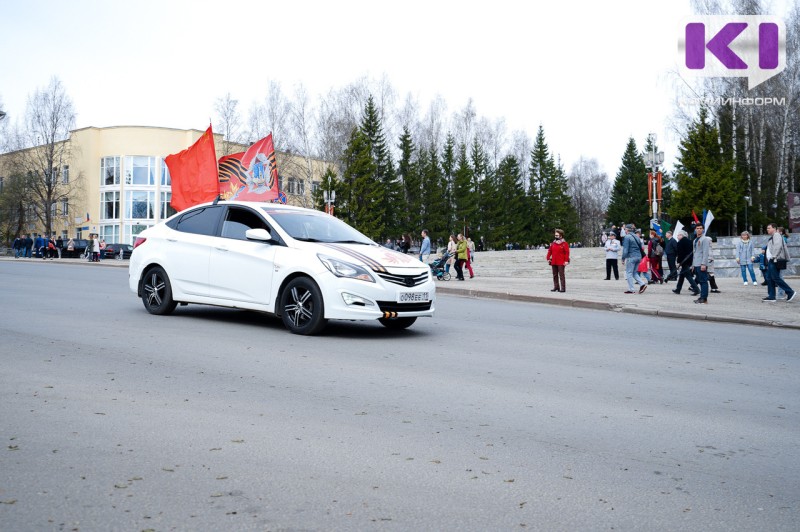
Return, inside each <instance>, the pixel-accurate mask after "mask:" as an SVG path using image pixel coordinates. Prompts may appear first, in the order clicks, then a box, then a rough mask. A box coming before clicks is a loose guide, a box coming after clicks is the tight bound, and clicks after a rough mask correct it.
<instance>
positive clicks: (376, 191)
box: [336, 128, 385, 240]
mask: <svg viewBox="0 0 800 532" xmlns="http://www.w3.org/2000/svg"><path fill="white" fill-rule="evenodd" d="M375 172H376V165H375V161H374V159H373V158H372V150H371V147H370V143H369V139H368V138H367V136H366V135H364V133H363V132H362V131H361V129H358V128H355V129H353V132H352V134H351V135H350V141H349V142H348V143H347V148H346V149H345V153H344V173H343V175H342V181H341V183H340V185H341V190H342V192H343V194H342V196H343V198H342V199H341V200H340V199H339V193H338V192H337V195H336V200H337V203H338V204H339V211H338V214H339V216H340V217H341V218H342V219H343V220H345V221H346V222H348V223H349V224H350V225H352V226H353V227H355V228H356V229H358V230H359V231H361V232H362V233H364V234H365V235H367V236H368V237H370V238H373V239H376V240H378V239H381V238H382V236H383V234H384V230H385V227H384V225H383V213H382V211H381V210H380V206H381V203H382V201H383V199H384V197H383V191H382V189H381V187H378V186H376V183H375Z"/></svg>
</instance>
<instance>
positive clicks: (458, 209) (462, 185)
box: [453, 144, 477, 234]
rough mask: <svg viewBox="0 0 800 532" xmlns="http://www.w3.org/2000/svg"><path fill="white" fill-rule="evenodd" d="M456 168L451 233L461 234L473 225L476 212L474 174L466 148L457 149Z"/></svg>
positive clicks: (463, 145)
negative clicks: (453, 214)
mask: <svg viewBox="0 0 800 532" xmlns="http://www.w3.org/2000/svg"><path fill="white" fill-rule="evenodd" d="M457 164H458V166H457V167H456V170H455V175H454V176H453V200H454V202H455V225H454V227H453V233H454V234H456V233H463V232H464V231H465V228H466V226H468V225H469V224H470V223H473V221H474V220H475V215H476V211H477V206H476V202H475V189H474V188H473V187H474V181H475V173H474V171H473V169H472V166H471V165H470V162H469V157H468V156H467V147H466V145H465V144H461V146H460V147H459V149H458V162H457Z"/></svg>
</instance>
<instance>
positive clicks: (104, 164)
mask: <svg viewBox="0 0 800 532" xmlns="http://www.w3.org/2000/svg"><path fill="white" fill-rule="evenodd" d="M109 185H119V157H103V158H102V159H100V186H101V187H102V186H109Z"/></svg>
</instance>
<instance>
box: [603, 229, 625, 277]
mask: <svg viewBox="0 0 800 532" xmlns="http://www.w3.org/2000/svg"><path fill="white" fill-rule="evenodd" d="M605 248H606V281H609V280H611V270H614V279H616V280H617V281H619V266H618V262H619V260H618V259H619V252H620V251H621V250H622V244H620V243H619V240H617V235H615V234H614V232H613V231H611V232H609V233H608V238H607V239H606V243H605Z"/></svg>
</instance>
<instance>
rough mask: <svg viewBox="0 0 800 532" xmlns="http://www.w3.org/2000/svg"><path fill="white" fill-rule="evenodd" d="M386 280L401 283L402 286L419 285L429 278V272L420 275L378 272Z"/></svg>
mask: <svg viewBox="0 0 800 532" xmlns="http://www.w3.org/2000/svg"><path fill="white" fill-rule="evenodd" d="M378 275H379V276H380V278H381V279H383V280H384V281H389V282H390V283H394V284H399V285H400V286H408V287H411V286H418V285H421V284H422V283H424V282H425V281H427V280H428V275H429V274H428V272H425V273H421V274H419V275H395V274H392V273H388V272H384V273H379V274H378Z"/></svg>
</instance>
